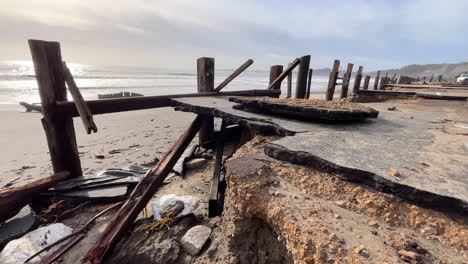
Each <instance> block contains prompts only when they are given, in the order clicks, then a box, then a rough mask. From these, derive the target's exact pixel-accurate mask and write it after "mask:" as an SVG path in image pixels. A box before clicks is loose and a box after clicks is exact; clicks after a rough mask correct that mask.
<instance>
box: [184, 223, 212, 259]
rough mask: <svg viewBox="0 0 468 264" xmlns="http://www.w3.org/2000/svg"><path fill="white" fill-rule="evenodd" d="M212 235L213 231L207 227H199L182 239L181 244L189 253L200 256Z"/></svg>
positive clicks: (192, 229) (189, 231)
mask: <svg viewBox="0 0 468 264" xmlns="http://www.w3.org/2000/svg"><path fill="white" fill-rule="evenodd" d="M210 235H211V229H210V228H209V227H207V226H203V225H197V226H194V227H192V228H190V229H189V230H188V231H187V233H185V235H184V236H183V237H182V239H181V241H180V242H181V244H182V247H183V248H184V250H185V251H187V253H189V254H190V255H192V256H196V255H198V253H200V251H201V249H202V248H203V246H204V245H205V243H206V241H207V240H208V238H209V237H210Z"/></svg>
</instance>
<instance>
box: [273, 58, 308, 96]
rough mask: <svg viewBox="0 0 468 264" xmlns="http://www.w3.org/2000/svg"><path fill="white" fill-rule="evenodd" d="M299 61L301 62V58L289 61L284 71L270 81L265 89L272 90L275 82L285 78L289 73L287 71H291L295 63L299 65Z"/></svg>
mask: <svg viewBox="0 0 468 264" xmlns="http://www.w3.org/2000/svg"><path fill="white" fill-rule="evenodd" d="M299 63H301V60H300V59H299V58H296V59H295V60H294V61H293V62H291V63H290V65H289V67H288V68H287V69H286V70H285V71H283V72H282V73H281V74H280V76H278V77H277V78H276V79H275V80H274V81H273V82H272V83H270V86H268V88H267V90H272V89H273V87H275V85H276V84H277V83H281V82H282V81H283V80H284V78H286V77H287V76H288V75H289V73H290V72H292V71H293V70H294V68H296V66H297V65H299Z"/></svg>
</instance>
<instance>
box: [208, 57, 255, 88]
mask: <svg viewBox="0 0 468 264" xmlns="http://www.w3.org/2000/svg"><path fill="white" fill-rule="evenodd" d="M253 63H254V61H253V60H252V59H248V60H247V61H246V62H244V64H242V65H241V66H240V67H239V68H237V70H235V71H234V72H233V73H231V75H229V77H227V78H226V80H224V81H223V82H222V83H221V84H220V85H218V87H216V88H215V89H214V91H215V92H219V91H221V89H223V88H224V87H225V86H226V85H228V84H229V83H230V82H231V81H232V80H234V79H235V78H236V77H237V76H238V75H239V74H241V73H242V72H243V71H245V69H247V68H248V67H249V66H250V65H252V64H253Z"/></svg>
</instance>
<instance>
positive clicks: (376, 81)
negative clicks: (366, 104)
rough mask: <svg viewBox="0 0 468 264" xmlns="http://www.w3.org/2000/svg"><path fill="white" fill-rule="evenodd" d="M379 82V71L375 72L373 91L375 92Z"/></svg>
mask: <svg viewBox="0 0 468 264" xmlns="http://www.w3.org/2000/svg"><path fill="white" fill-rule="evenodd" d="M379 80H380V71H377V75H376V76H375V81H374V90H377V89H378V88H379Z"/></svg>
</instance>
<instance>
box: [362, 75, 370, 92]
mask: <svg viewBox="0 0 468 264" xmlns="http://www.w3.org/2000/svg"><path fill="white" fill-rule="evenodd" d="M369 82H370V76H369V75H366V78H365V79H364V86H363V87H362V89H363V90H368V89H369Z"/></svg>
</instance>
